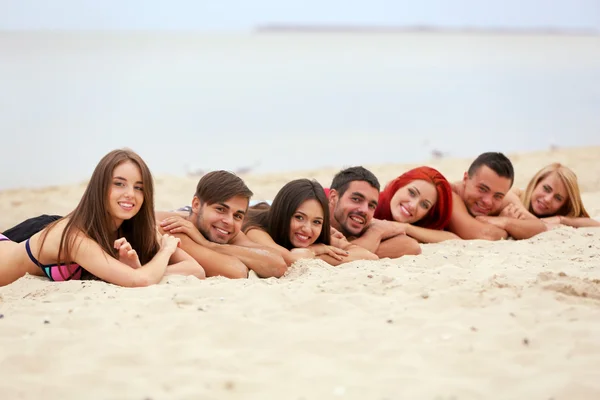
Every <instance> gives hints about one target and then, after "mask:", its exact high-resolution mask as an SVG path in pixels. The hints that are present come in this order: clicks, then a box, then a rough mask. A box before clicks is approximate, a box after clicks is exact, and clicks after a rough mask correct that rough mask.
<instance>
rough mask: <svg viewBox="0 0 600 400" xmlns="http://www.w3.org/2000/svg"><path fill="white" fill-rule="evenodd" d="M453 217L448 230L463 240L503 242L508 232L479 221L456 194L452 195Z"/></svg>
mask: <svg viewBox="0 0 600 400" xmlns="http://www.w3.org/2000/svg"><path fill="white" fill-rule="evenodd" d="M452 196H453V199H452V216H451V217H450V224H449V225H448V229H449V230H450V232H453V233H455V234H457V235H458V236H460V237H461V238H463V239H483V240H501V239H506V238H507V237H508V232H506V231H505V230H504V229H501V228H498V227H496V226H494V225H492V224H487V223H485V222H481V221H477V220H476V219H475V218H473V216H471V214H469V212H468V211H467V207H466V206H465V203H464V202H463V200H462V199H461V198H460V196H459V195H457V194H456V193H452Z"/></svg>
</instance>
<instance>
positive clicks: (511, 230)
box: [477, 217, 548, 240]
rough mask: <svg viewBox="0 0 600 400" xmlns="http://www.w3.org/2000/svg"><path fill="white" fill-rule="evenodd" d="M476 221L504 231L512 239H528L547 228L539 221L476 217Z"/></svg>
mask: <svg viewBox="0 0 600 400" xmlns="http://www.w3.org/2000/svg"><path fill="white" fill-rule="evenodd" d="M477 219H478V220H480V221H482V222H484V223H488V224H492V225H495V226H497V227H498V228H501V229H504V230H505V231H506V232H508V234H509V235H510V236H511V237H513V238H514V239H517V240H521V239H529V238H531V237H533V236H535V235H538V234H540V233H542V232H545V231H546V230H547V229H548V228H547V226H546V224H545V223H544V222H542V221H541V220H539V219H537V218H536V219H516V218H510V217H477Z"/></svg>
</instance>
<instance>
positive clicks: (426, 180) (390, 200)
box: [375, 167, 459, 243]
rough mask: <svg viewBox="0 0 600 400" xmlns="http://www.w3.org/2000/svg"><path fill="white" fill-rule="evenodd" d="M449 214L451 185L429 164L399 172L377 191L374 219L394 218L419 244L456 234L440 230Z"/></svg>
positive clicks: (456, 237)
mask: <svg viewBox="0 0 600 400" xmlns="http://www.w3.org/2000/svg"><path fill="white" fill-rule="evenodd" d="M451 213H452V187H451V186H450V183H448V181H447V180H446V178H444V176H443V175H442V174H441V173H439V172H438V171H437V170H435V169H433V168H430V167H419V168H414V169H411V170H410V171H408V172H406V173H404V174H402V175H400V176H399V177H397V178H396V179H394V180H393V181H391V182H390V183H388V184H387V186H386V187H385V189H384V190H383V191H382V192H381V193H380V194H379V204H378V205H377V209H376V210H375V218H377V219H382V220H387V221H396V222H397V223H400V224H402V225H403V227H404V231H405V233H406V234H407V235H408V236H411V237H413V238H415V239H416V240H418V241H419V242H421V243H436V242H442V241H444V240H450V239H459V237H458V236H457V235H455V234H453V233H451V232H446V231H444V229H445V228H446V226H448V223H449V222H450V215H451Z"/></svg>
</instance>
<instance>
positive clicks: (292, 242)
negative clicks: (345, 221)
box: [242, 179, 377, 266]
mask: <svg viewBox="0 0 600 400" xmlns="http://www.w3.org/2000/svg"><path fill="white" fill-rule="evenodd" d="M242 230H243V231H244V233H245V234H246V235H247V236H248V238H250V239H251V240H253V241H254V242H256V243H259V244H262V245H265V246H269V247H272V248H275V249H276V250H278V251H279V253H280V254H281V255H282V256H283V258H284V260H285V261H286V263H287V264H288V266H289V265H291V264H292V263H294V262H295V261H296V260H298V259H301V258H321V259H323V260H325V261H326V262H328V263H329V264H332V265H338V264H341V263H344V262H348V261H353V260H358V259H377V256H375V255H374V254H372V253H370V252H369V251H367V250H365V249H362V248H360V247H358V246H354V245H352V244H350V243H349V242H348V241H347V240H346V239H345V238H344V237H343V235H341V234H339V233H337V232H336V231H335V230H334V231H333V235H332V228H331V226H330V222H329V205H328V202H327V197H326V196H325V192H324V191H323V187H322V186H321V185H320V184H319V183H318V182H317V181H314V180H313V181H311V180H309V179H296V180H293V181H291V182H289V183H287V184H286V185H285V186H283V187H282V188H281V190H280V191H279V193H277V195H276V196H275V198H274V199H273V203H272V205H270V206H269V205H268V204H267V203H259V204H257V205H255V206H253V207H251V208H250V209H249V210H248V216H247V218H246V220H245V222H244V226H243V227H242Z"/></svg>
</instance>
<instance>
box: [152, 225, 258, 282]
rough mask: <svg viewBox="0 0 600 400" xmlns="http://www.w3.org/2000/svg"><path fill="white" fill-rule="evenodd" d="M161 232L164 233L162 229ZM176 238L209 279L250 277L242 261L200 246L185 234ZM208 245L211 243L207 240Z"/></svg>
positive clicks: (177, 234) (176, 235) (179, 234)
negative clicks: (216, 277) (212, 277)
mask: <svg viewBox="0 0 600 400" xmlns="http://www.w3.org/2000/svg"><path fill="white" fill-rule="evenodd" d="M159 231H160V232H161V233H163V232H164V231H163V230H162V229H159ZM174 236H175V237H177V238H179V240H180V241H181V249H182V250H183V251H185V252H186V253H187V254H189V255H190V256H191V257H192V258H194V259H195V260H196V261H197V262H198V263H199V264H200V265H201V266H202V268H204V271H205V272H206V276H207V277H211V276H225V277H227V278H234V279H235V278H247V277H248V268H247V267H246V266H245V265H244V263H243V262H242V261H241V260H239V259H237V258H235V257H232V256H228V255H226V254H220V253H218V252H216V251H213V250H211V249H210V248H208V247H207V246H203V245H201V244H198V243H196V242H195V241H194V240H192V239H191V238H190V237H189V236H188V235H186V234H185V233H176V234H174ZM206 243H207V244H208V243H210V242H209V241H208V240H207V241H206Z"/></svg>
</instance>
